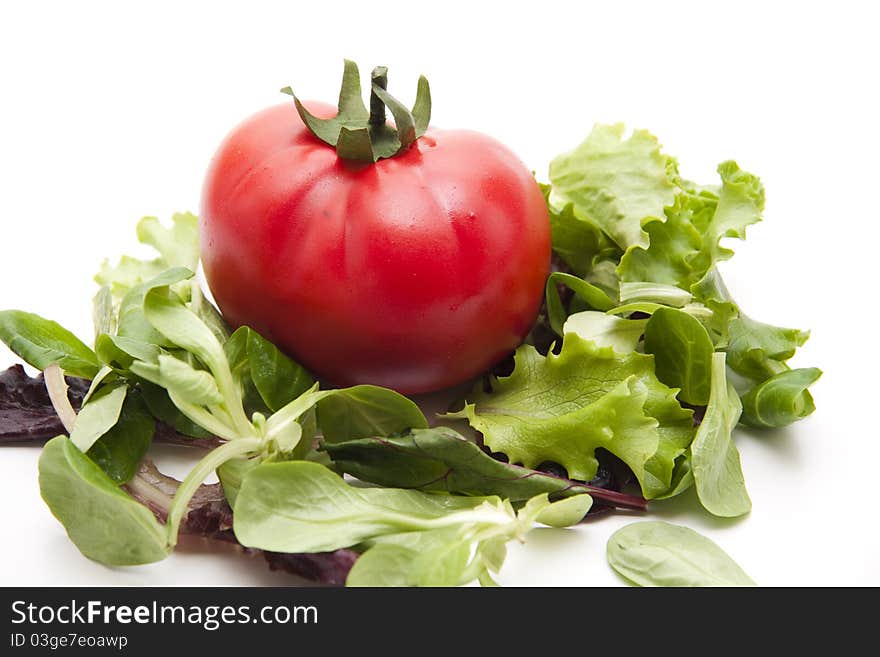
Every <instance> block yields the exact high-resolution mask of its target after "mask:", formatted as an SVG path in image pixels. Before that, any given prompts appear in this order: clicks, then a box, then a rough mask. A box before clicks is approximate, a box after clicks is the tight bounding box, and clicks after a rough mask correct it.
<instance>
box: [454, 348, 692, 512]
mask: <svg viewBox="0 0 880 657" xmlns="http://www.w3.org/2000/svg"><path fill="white" fill-rule="evenodd" d="M675 393H676V391H675V390H674V389H671V388H668V387H667V386H665V385H663V384H662V383H660V381H658V380H657V377H656V376H655V375H654V361H653V358H652V357H651V356H646V355H644V354H638V353H628V354H625V355H621V354H619V353H617V352H615V351H614V349H613V348H611V347H604V348H603V347H599V346H598V345H596V344H594V343H593V342H592V341H590V340H585V339H583V338H581V337H579V336H578V335H577V334H575V333H568V334H566V336H565V338H564V340H563V344H562V350H561V352H560V353H559V354H558V355H554V354H552V353H550V354H548V355H547V356H546V357H544V356H541V355H540V354H538V352H537V351H535V349H534V348H532V347H530V346H523V347H520V349H519V350H518V351H517V353H516V355H515V368H514V370H513V373H512V374H511V375H510V376H508V377H503V378H498V379H495V380H494V381H493V382H492V390H491V392H485V391H484V390H483V388H482V386H477V387H476V388H475V389H474V391H473V393H472V394H471V395H470V396H469V397H468V403H467V404H466V405H465V407H464V409H462V410H461V411H460V412H459V413H455V414H452V417H459V418H464V419H467V420H468V421H469V422H470V424H471V426H473V427H474V428H475V429H476V430H477V431H480V432H481V433H482V434H483V440H484V442H485V444H486V445H488V446H489V447H490V448H491V449H492V450H493V451H495V452H503V453H504V454H506V455H507V456H508V458H509V459H510V462H511V463H521V464H522V465H524V466H525V467H530V468H534V467H536V466H538V465H539V464H541V463H543V462H545V461H553V462H556V463H559V464H560V465H562V466H563V467H564V468H566V470H567V471H568V473H569V476H570V477H571V478H573V479H579V480H584V481H588V480H590V479H592V478H593V477H594V476H595V474H596V470H597V467H598V461H597V460H596V457H595V455H594V453H595V451H596V449H598V448H600V447H602V448H604V449H607V450H608V451H609V452H611V453H612V454H615V455H616V456H617V457H618V458H620V459H621V460H622V461H623V462H624V463H626V464H627V465H628V466H629V467H630V469H631V470H632V471H633V472H634V474H635V475H636V477H637V479H638V481H639V483H640V484H641V487H642V493H643V494H644V496H645V497H646V498H652V497H657V496H659V495H661V494H663V493H665V492H666V491H667V489H668V488H669V487H670V484H671V481H672V472H673V468H674V465H675V459H676V458H678V457H679V456H680V455H682V454H683V453H684V452H685V450H686V449H687V447H688V445H689V444H690V442H691V440H692V438H693V422H692V412H691V411H690V410H685V409H683V408H682V407H681V405H680V404H679V403H678V401H677V400H676V399H675Z"/></svg>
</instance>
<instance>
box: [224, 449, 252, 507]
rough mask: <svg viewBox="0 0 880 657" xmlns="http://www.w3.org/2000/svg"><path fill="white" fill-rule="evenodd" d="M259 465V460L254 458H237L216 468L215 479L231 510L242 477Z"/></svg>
mask: <svg viewBox="0 0 880 657" xmlns="http://www.w3.org/2000/svg"><path fill="white" fill-rule="evenodd" d="M259 464H260V460H259V459H256V458H253V459H246V458H237V459H229V460H228V461H226V462H225V463H224V464H223V465H221V466H220V467H219V468H217V477H218V478H219V479H220V484H221V485H222V486H223V495H224V496H225V497H226V501H227V502H229V506H231V507H232V508H233V509H234V508H235V500H236V498H237V497H238V491H239V490H241V482H242V481H243V480H244V476H245V475H246V474H247V473H248V472H250V471H251V470H253V469H254V468H255V467H257V466H258V465H259Z"/></svg>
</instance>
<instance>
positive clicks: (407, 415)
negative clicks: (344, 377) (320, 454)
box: [317, 385, 428, 442]
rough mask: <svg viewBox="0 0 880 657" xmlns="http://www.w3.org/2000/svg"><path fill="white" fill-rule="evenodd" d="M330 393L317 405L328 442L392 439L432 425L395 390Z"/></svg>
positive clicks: (367, 388) (369, 388)
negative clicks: (380, 437)
mask: <svg viewBox="0 0 880 657" xmlns="http://www.w3.org/2000/svg"><path fill="white" fill-rule="evenodd" d="M329 392H331V393H332V394H329V395H327V396H325V397H323V398H322V399H321V400H320V401H319V402H318V404H317V409H318V426H320V428H321V431H322V433H323V434H324V439H325V440H326V441H328V442H339V441H343V440H355V439H357V438H366V437H371V436H390V435H391V434H395V433H401V432H403V431H406V430H408V429H425V428H427V426H428V421H427V420H426V419H425V416H424V414H423V413H422V411H421V410H420V409H419V407H418V406H417V405H416V403H415V402H413V401H412V400H411V399H408V398H407V397H404V396H403V395H401V394H400V393H398V392H395V391H394V390H390V389H388V388H380V387H379V386H371V385H360V386H352V387H351V388H341V389H338V390H332V391H329Z"/></svg>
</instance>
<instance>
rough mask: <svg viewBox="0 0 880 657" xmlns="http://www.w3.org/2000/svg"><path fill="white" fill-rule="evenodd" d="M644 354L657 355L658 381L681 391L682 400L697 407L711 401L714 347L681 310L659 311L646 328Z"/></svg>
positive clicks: (655, 359) (655, 361)
mask: <svg viewBox="0 0 880 657" xmlns="http://www.w3.org/2000/svg"><path fill="white" fill-rule="evenodd" d="M645 353H648V354H653V356H654V363H655V371H656V372H657V378H658V379H660V380H661V381H662V382H663V383H665V384H666V385H668V386H670V387H672V388H680V392H679V393H678V398H679V399H681V400H682V401H684V402H687V403H688V404H694V405H695V406H703V405H705V404H707V403H708V402H709V389H710V373H711V369H712V354H713V353H715V346H714V345H713V344H712V338H710V337H709V334H708V333H707V332H706V329H705V328H703V325H702V324H700V322H699V321H697V320H696V319H694V318H693V317H691V316H690V315H688V314H687V313H686V312H682V311H681V310H675V309H673V308H659V309H658V310H656V311H654V314H653V315H652V316H651V319H650V320H649V321H648V324H647V326H646V327H645Z"/></svg>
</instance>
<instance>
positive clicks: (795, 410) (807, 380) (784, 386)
mask: <svg viewBox="0 0 880 657" xmlns="http://www.w3.org/2000/svg"><path fill="white" fill-rule="evenodd" d="M820 376H822V370H820V369H817V368H815V367H807V368H804V369H798V370H788V371H786V372H781V373H780V374H777V375H776V376H774V377H772V378H770V379H767V380H766V381H764V382H763V383H761V384H759V385H757V386H755V387H754V388H752V389H751V390H749V391H748V392H747V393H746V394H745V396H744V397H743V400H742V403H743V414H742V422H743V424H748V425H749V426H752V427H759V428H774V427H785V426H788V425H789V424H792V423H793V422H797V421H798V420H801V419H803V418H805V417H807V416H808V415H810V414H811V413H812V412H813V411H815V410H816V405H815V404H814V403H813V397H812V395H810V392H809V391H808V390H807V388H809V387H810V386H811V385H813V384H814V383H815V382H816V381H818V380H819V377H820Z"/></svg>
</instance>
